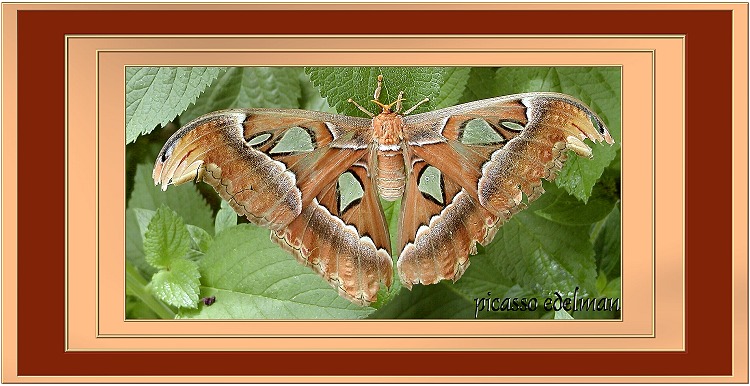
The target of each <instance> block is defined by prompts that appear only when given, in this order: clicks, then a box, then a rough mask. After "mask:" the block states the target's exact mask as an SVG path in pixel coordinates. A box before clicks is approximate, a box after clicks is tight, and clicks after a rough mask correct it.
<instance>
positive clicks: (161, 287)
mask: <svg viewBox="0 0 750 386" xmlns="http://www.w3.org/2000/svg"><path fill="white" fill-rule="evenodd" d="M198 279H200V273H199V272H198V264H197V263H196V262H194V261H190V260H186V259H182V258H180V259H173V260H171V261H170V262H169V267H168V269H164V270H161V271H159V272H157V273H156V274H154V276H153V277H152V278H151V289H152V291H153V292H154V294H155V295H156V296H157V297H158V298H159V299H161V300H162V301H164V302H166V303H168V304H171V305H173V306H175V307H180V308H196V307H197V303H198V291H199V285H200V281H199V280H198Z"/></svg>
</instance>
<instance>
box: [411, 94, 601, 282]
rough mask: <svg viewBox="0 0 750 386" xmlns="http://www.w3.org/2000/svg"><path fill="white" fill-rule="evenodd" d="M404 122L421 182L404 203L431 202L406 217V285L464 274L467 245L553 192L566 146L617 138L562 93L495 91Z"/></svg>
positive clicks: (485, 239) (584, 152)
mask: <svg viewBox="0 0 750 386" xmlns="http://www.w3.org/2000/svg"><path fill="white" fill-rule="evenodd" d="M592 120H593V121H595V122H596V124H594V122H592ZM404 123H405V126H406V129H405V130H404V135H405V137H406V143H407V147H408V149H409V150H408V152H409V154H411V155H410V157H411V164H412V165H413V170H412V175H411V177H412V180H414V181H412V182H413V183H412V182H410V183H409V185H408V186H407V194H406V196H405V202H404V204H403V205H404V208H405V209H404V210H411V209H409V208H411V207H412V206H414V205H416V206H420V207H422V208H431V209H429V210H427V209H421V211H422V212H423V213H421V214H419V215H418V216H416V217H415V219H412V220H410V219H408V218H407V217H408V216H409V214H406V213H405V214H404V215H403V219H402V222H403V223H404V224H406V225H407V226H404V227H403V228H402V229H401V235H400V236H399V239H400V240H403V242H401V243H399V244H400V246H401V248H402V250H401V251H400V255H399V261H398V269H399V275H400V276H401V280H402V281H403V282H404V284H405V285H407V286H411V284H414V283H423V284H432V283H436V282H438V281H440V280H442V279H453V280H457V279H458V278H459V277H460V276H461V274H462V273H463V271H464V270H465V268H466V266H467V265H468V260H467V252H468V254H473V253H475V251H476V249H475V244H476V243H477V242H479V243H482V244H487V243H489V242H490V241H491V240H492V238H493V237H494V234H495V233H496V230H497V227H498V226H499V225H501V224H502V222H503V221H506V220H507V219H509V218H510V217H511V216H512V215H513V214H514V213H516V212H518V211H519V210H522V209H523V208H524V207H525V205H526V204H525V203H524V200H523V196H524V195H525V196H526V198H527V200H526V201H527V202H531V201H533V200H534V199H536V198H537V197H538V196H539V195H540V194H542V193H543V192H544V190H543V189H542V181H541V180H542V179H547V180H553V179H554V178H555V177H556V175H557V172H558V171H559V170H560V169H561V168H562V166H563V163H564V162H565V159H566V150H573V151H574V152H575V153H576V154H578V155H580V156H586V157H590V156H591V149H590V148H589V147H588V145H586V144H585V143H584V142H583V140H584V139H586V138H588V139H591V140H592V141H594V142H597V141H606V142H607V143H610V144H612V143H613V141H612V138H611V136H610V134H609V133H608V132H607V129H606V127H605V126H604V124H603V123H602V122H601V119H599V118H598V117H597V116H596V114H594V113H593V112H592V111H591V110H590V109H589V108H588V107H586V106H585V105H584V104H583V103H582V102H580V101H578V100H576V99H574V98H572V97H570V96H567V95H563V94H557V93H530V94H518V95H510V96H505V97H499V98H493V99H486V100H482V101H476V102H471V103H466V104H463V105H458V106H454V107H450V108H446V109H442V110H438V111H434V112H430V113H425V114H418V115H414V116H407V117H404ZM421 163H423V165H424V166H423V168H424V169H425V170H426V168H429V167H432V168H434V169H435V170H437V171H438V172H439V173H440V178H441V180H442V181H445V182H444V186H443V187H442V188H441V189H440V190H442V192H443V193H441V194H443V195H444V197H445V201H444V202H443V203H441V205H431V206H430V205H428V204H423V203H421V202H422V201H424V200H425V199H427V200H429V197H427V196H433V198H434V195H432V194H429V193H428V192H426V191H425V190H427V189H428V187H424V188H423V187H421V186H420V185H421V184H422V182H420V181H419V179H420V176H419V175H418V174H414V173H413V172H414V171H415V170H416V171H419V170H420V164H421ZM433 204H434V203H433ZM416 211H417V212H418V211H419V209H417V210H416ZM462 226H463V228H462ZM451 243H454V244H456V245H450V244H451ZM425 259H430V260H434V263H433V266H434V269H435V271H434V272H432V273H427V271H426V269H427V268H428V264H427V263H425V261H426V260H425Z"/></svg>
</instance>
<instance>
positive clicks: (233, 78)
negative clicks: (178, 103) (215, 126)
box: [180, 67, 303, 124]
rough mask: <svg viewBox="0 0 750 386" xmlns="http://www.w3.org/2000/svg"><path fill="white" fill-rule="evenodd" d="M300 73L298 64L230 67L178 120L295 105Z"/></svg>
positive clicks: (185, 120)
mask: <svg viewBox="0 0 750 386" xmlns="http://www.w3.org/2000/svg"><path fill="white" fill-rule="evenodd" d="M302 72H303V71H302V68H300V67H231V68H229V69H228V70H227V71H226V72H224V73H222V74H221V75H219V77H218V79H216V81H215V82H214V83H213V84H212V85H211V87H209V88H208V89H206V92H205V93H203V95H201V97H200V98H198V100H197V101H196V102H195V105H193V106H191V107H190V108H188V109H187V111H185V112H184V113H183V114H182V115H181V116H180V121H181V122H182V123H183V124H186V123H188V122H189V121H191V120H193V119H195V118H197V117H199V116H201V115H203V114H207V113H210V112H212V111H215V110H222V109H230V108H249V107H265V108H297V107H299V99H300V96H301V95H302V91H301V88H300V83H299V76H300V74H301V73H302Z"/></svg>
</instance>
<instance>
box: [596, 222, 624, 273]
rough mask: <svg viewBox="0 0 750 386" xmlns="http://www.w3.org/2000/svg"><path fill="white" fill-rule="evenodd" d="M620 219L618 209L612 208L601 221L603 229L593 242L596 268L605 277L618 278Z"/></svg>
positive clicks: (620, 257)
mask: <svg viewBox="0 0 750 386" xmlns="http://www.w3.org/2000/svg"><path fill="white" fill-rule="evenodd" d="M620 218H621V217H620V209H619V208H618V207H614V208H613V209H612V212H611V213H610V214H609V215H608V216H607V218H606V219H605V220H604V221H603V227H602V228H601V229H600V231H599V234H598V235H597V237H596V241H595V242H594V251H596V263H597V267H598V269H599V271H601V272H603V273H604V275H606V276H607V277H620V266H621V260H622V255H621V252H620V245H621V234H620Z"/></svg>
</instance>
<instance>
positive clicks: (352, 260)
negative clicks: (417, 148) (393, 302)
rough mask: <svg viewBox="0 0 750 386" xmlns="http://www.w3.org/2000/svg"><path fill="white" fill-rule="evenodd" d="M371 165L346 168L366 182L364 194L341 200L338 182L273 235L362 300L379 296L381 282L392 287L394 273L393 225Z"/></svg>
mask: <svg viewBox="0 0 750 386" xmlns="http://www.w3.org/2000/svg"><path fill="white" fill-rule="evenodd" d="M366 168H367V167H366V165H364V164H357V165H354V166H352V167H350V168H349V169H348V170H347V172H348V173H351V175H353V176H355V177H354V178H356V181H359V183H360V184H361V187H362V189H363V193H362V197H361V198H358V199H355V200H352V201H351V202H348V203H345V204H342V198H341V189H340V188H339V186H338V183H339V182H338V181H334V182H333V183H331V184H330V185H329V186H328V187H326V188H325V189H324V190H323V191H322V192H321V193H320V194H319V195H318V197H317V198H316V199H315V200H313V202H312V204H311V205H309V206H306V207H305V209H304V210H303V212H302V215H301V216H299V217H297V218H296V219H295V220H294V221H292V223H291V224H289V226H288V227H286V228H285V229H283V230H279V231H274V232H273V234H272V239H273V240H274V241H276V242H277V243H278V244H279V245H281V246H282V247H283V248H285V249H286V250H288V251H290V252H292V254H294V256H295V257H297V259H298V260H300V261H301V262H302V263H303V264H305V265H308V266H310V267H312V269H313V270H314V271H316V272H318V273H319V274H320V275H321V276H323V277H324V278H325V279H326V280H328V281H329V282H330V283H331V285H333V286H334V287H335V288H337V289H338V290H339V293H340V294H341V295H342V296H344V297H345V298H347V299H349V300H350V301H352V302H355V303H358V304H361V305H366V304H369V303H371V302H373V301H375V300H376V299H377V296H376V295H377V292H378V289H379V284H378V283H379V282H383V283H385V285H386V286H387V287H390V285H391V281H392V278H393V260H391V252H390V237H389V235H388V227H387V224H386V221H385V216H384V215H383V210H382V208H381V206H380V201H379V199H378V195H377V189H376V188H375V186H374V185H372V182H371V181H370V179H369V177H368V176H367V169H366ZM344 205H345V207H344Z"/></svg>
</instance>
